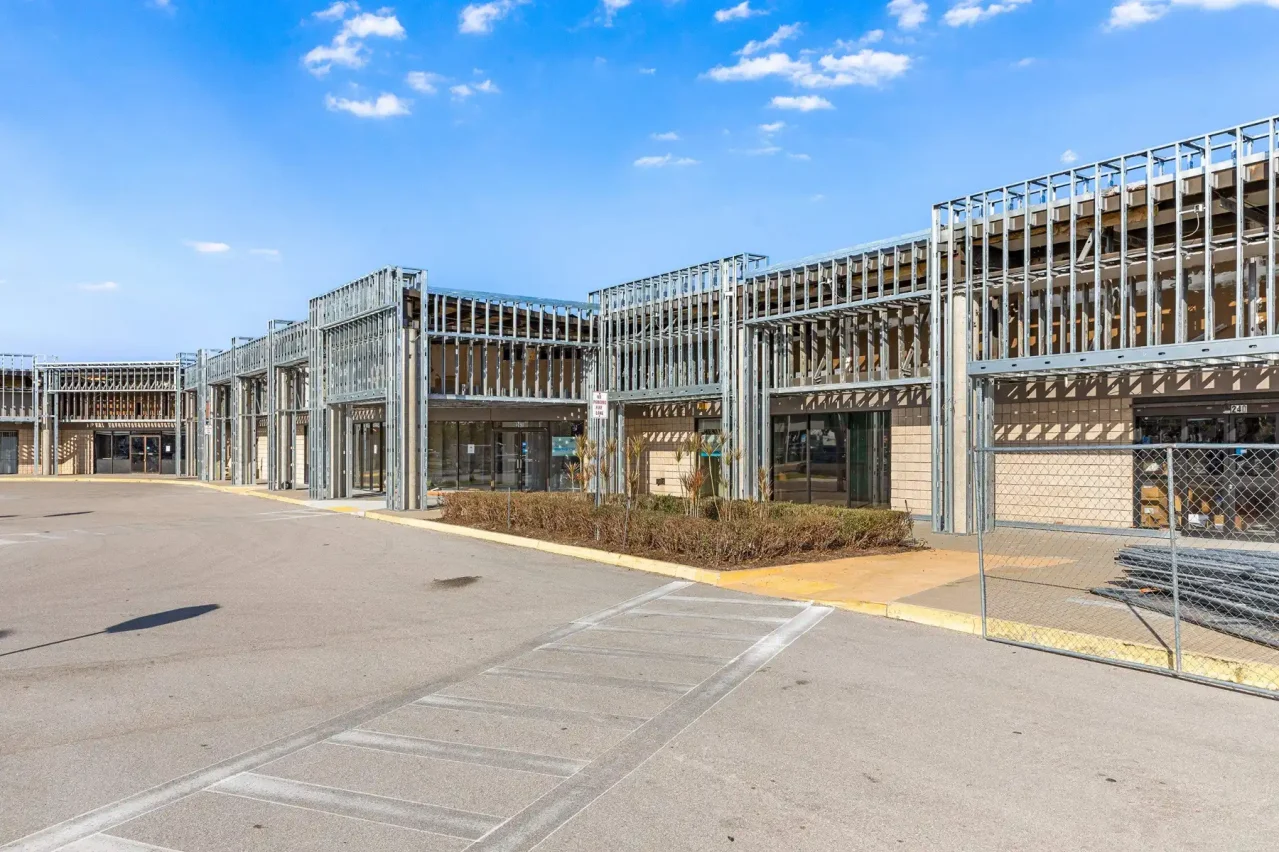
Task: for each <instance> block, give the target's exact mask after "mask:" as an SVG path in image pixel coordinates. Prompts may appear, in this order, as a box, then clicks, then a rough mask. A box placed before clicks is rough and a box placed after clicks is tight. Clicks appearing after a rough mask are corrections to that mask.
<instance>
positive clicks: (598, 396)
mask: <svg viewBox="0 0 1279 852" xmlns="http://www.w3.org/2000/svg"><path fill="white" fill-rule="evenodd" d="M591 419H592V420H607V419H608V391H595V392H594V393H593V394H591Z"/></svg>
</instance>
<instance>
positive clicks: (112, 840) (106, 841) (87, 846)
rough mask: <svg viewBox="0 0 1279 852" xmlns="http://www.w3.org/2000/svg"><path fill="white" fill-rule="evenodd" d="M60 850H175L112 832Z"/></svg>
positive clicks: (138, 851) (131, 851) (150, 851)
mask: <svg viewBox="0 0 1279 852" xmlns="http://www.w3.org/2000/svg"><path fill="white" fill-rule="evenodd" d="M62 852H177V850H176V849H170V848H169V847H168V846H154V845H152V844H150V843H143V842H141V841H138V840H129V839H128V838H127V837H116V836H115V835H114V834H95V835H93V836H92V837H86V838H85V839H83V840H78V841H76V842H75V843H72V844H71V845H70V846H64V847H62Z"/></svg>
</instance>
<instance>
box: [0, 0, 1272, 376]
mask: <svg viewBox="0 0 1279 852" xmlns="http://www.w3.org/2000/svg"><path fill="white" fill-rule="evenodd" d="M1276 7H1279V0H997V2H991V0H932V2H928V3H922V2H919V0H894V2H892V3H889V2H888V0H876V2H857V0H843V2H838V3H835V2H829V0H822V2H808V1H807V0H747V2H745V3H735V2H733V0H494V2H478V3H471V4H467V3H464V2H454V0H450V1H449V2H421V3H408V2H402V3H399V4H396V5H394V6H378V5H375V4H373V3H368V4H362V5H359V6H357V5H356V4H352V3H347V4H342V3H337V4H332V5H328V4H326V3H325V2H311V3H303V2H291V0H290V1H289V2H261V0H259V2H236V1H235V0H168V2H157V0H81V2H72V0H0V199H3V203H2V204H0V351H9V352H39V353H45V354H53V355H58V356H61V357H63V358H116V357H171V356H172V355H173V353H174V352H176V351H179V350H193V349H195V348H198V347H201V346H207V347H218V346H225V345H227V343H228V341H229V339H230V338H231V336H232V335H256V334H261V333H263V331H264V330H265V327H266V323H267V321H268V320H269V319H272V318H285V319H297V318H302V317H304V316H305V314H306V305H307V299H308V298H309V297H310V296H312V295H315V294H318V293H320V292H323V291H325V290H328V289H331V288H333V287H336V286H338V285H340V284H342V283H343V282H345V281H347V280H349V279H351V278H353V277H355V276H357V275H359V274H361V273H363V272H366V271H368V270H371V269H374V268H377V267H380V266H384V265H394V264H401V265H405V266H420V267H425V268H426V269H428V270H429V271H430V275H431V280H432V282H433V283H435V284H436V285H438V286H448V287H466V288H474V289H481V290H497V291H503V292H515V293H537V294H544V295H550V296H559V297H564V298H575V299H582V298H585V294H586V293H587V292H588V291H589V290H592V289H595V288H597V287H600V286H603V285H607V284H610V283H615V282H618V281H622V280H626V279H629V278H634V277H638V276H642V275H646V274H651V273H655V272H659V271H661V270H663V269H668V268H673V267H677V266H681V265H684V264H688V263H692V262H696V261H699V260H704V259H708V258H712V257H718V256H722V255H725V254H731V253H736V252H741V251H754V252H761V253H764V254H768V255H770V256H771V257H772V258H773V259H774V260H784V259H786V258H789V257H797V256H801V255H805V254H809V253H813V252H819V251H826V250H831V249H835V248H839V247H841V246H844V245H849V244H852V243H856V242H862V241H866V240H873V239H878V238H881V237H886V236H892V235H895V234H899V233H903V232H907V231H912V230H916V229H919V228H924V227H926V226H927V224H928V215H929V208H930V205H931V204H932V203H933V202H936V201H939V200H943V199H945V198H950V197H952V196H956V195H960V194H964V193H967V192H974V191H978V190H981V189H983V188H986V187H988V186H993V185H999V184H1003V183H1006V182H1011V181H1016V180H1020V179H1023V178H1027V177H1032V176H1037V175H1039V174H1042V173H1045V172H1048V171H1050V170H1053V169H1057V168H1060V167H1061V163H1062V157H1063V155H1064V154H1065V153H1066V152H1067V151H1071V152H1074V154H1075V156H1077V157H1078V158H1079V161H1080V162H1085V161H1088V160H1090V159H1095V158H1100V157H1105V156H1112V155H1115V154H1118V153H1122V152H1124V151H1128V150H1130V149H1138V148H1144V147H1146V146H1148V145H1154V144H1160V143H1163V142H1166V141H1171V140H1173V139H1176V138H1180V137H1182V136H1189V135H1191V134H1195V133H1199V132H1204V131H1207V130H1213V129H1217V128H1219V127H1224V126H1228V125H1232V124H1236V123H1239V122H1243V121H1248V120H1252V119H1255V118H1259V117H1262V116H1266V115H1269V114H1271V113H1275V112H1279V102H1277V101H1279V99H1277V98H1276V96H1275V95H1274V94H1273V93H1274V92H1276V91H1279V85H1277V84H1279V79H1277V78H1279V69H1276V68H1275V67H1274V63H1269V62H1266V61H1265V59H1264V57H1265V55H1266V54H1265V48H1264V44H1265V39H1264V36H1263V35H1261V34H1265V33H1270V32H1273V31H1274V26H1275V24H1276V23H1279V8H1276ZM1207 63H1211V65H1208V64H1207Z"/></svg>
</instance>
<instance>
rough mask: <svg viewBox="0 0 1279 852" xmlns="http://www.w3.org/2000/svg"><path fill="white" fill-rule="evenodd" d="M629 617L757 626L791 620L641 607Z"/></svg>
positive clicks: (770, 616) (778, 617)
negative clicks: (745, 622) (645, 616)
mask: <svg viewBox="0 0 1279 852" xmlns="http://www.w3.org/2000/svg"><path fill="white" fill-rule="evenodd" d="M627 615H663V616H670V617H671V618H709V619H711V620H712V621H751V622H755V623H756V624H785V623H786V622H787V621H789V619H786V618H782V617H781V616H776V615H729V614H727V613H708V612H684V611H683V610H670V609H649V608H648V607H643V606H642V607H640V608H639V609H633V610H631V611H630V612H628V613H627Z"/></svg>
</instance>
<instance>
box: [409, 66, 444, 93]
mask: <svg viewBox="0 0 1279 852" xmlns="http://www.w3.org/2000/svg"><path fill="white" fill-rule="evenodd" d="M446 79H448V78H446V77H445V76H444V75H443V74H436V73H435V72H433V71H410V72H409V73H408V74H405V75H404V82H405V83H408V85H409V88H410V89H412V90H413V91H415V92H421V93H422V94H424V95H433V94H435V93H436V92H438V91H439V85H440V84H441V83H443V82H444V81H445V80H446Z"/></svg>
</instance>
